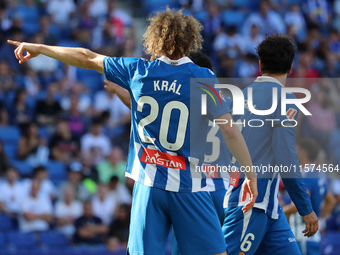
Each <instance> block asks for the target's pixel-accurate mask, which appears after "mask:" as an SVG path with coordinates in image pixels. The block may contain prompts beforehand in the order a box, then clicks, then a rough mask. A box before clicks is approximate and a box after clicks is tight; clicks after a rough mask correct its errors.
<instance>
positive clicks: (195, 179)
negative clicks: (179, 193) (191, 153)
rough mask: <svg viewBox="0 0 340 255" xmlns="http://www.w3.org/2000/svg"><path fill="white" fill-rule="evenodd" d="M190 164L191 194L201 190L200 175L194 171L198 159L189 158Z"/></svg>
mask: <svg viewBox="0 0 340 255" xmlns="http://www.w3.org/2000/svg"><path fill="white" fill-rule="evenodd" d="M188 160H189V164H190V175H191V182H192V192H197V191H201V190H202V173H201V172H197V171H196V166H197V165H198V162H199V160H198V158H193V157H189V158H188Z"/></svg>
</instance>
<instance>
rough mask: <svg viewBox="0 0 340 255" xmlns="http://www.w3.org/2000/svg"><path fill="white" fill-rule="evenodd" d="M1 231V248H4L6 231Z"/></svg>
mask: <svg viewBox="0 0 340 255" xmlns="http://www.w3.org/2000/svg"><path fill="white" fill-rule="evenodd" d="M1 232H2V231H1ZM1 232H0V250H2V249H3V248H4V247H5V246H6V240H5V233H1Z"/></svg>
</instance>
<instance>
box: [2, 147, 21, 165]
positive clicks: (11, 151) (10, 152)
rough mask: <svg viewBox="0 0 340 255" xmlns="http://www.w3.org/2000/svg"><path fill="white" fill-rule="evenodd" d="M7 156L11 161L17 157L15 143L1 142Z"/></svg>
mask: <svg viewBox="0 0 340 255" xmlns="http://www.w3.org/2000/svg"><path fill="white" fill-rule="evenodd" d="M3 146H4V151H5V153H6V156H7V158H8V159H9V160H10V161H11V160H14V159H16V158H17V154H18V145H17V144H16V143H5V144H3Z"/></svg>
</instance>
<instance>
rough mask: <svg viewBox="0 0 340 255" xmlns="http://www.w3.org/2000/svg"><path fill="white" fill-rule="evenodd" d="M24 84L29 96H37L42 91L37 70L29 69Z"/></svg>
mask: <svg viewBox="0 0 340 255" xmlns="http://www.w3.org/2000/svg"><path fill="white" fill-rule="evenodd" d="M23 84H24V86H25V89H26V92H27V93H28V95H29V96H32V97H34V98H36V97H37V96H38V93H39V91H40V87H41V86H40V80H39V78H38V75H37V73H36V72H34V71H33V70H32V69H27V70H26V72H25V75H24V77H23Z"/></svg>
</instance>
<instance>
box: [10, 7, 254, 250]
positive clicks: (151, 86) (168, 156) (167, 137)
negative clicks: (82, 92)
mask: <svg viewBox="0 0 340 255" xmlns="http://www.w3.org/2000/svg"><path fill="white" fill-rule="evenodd" d="M150 21H151V23H150V25H149V27H148V28H147V31H146V33H145V35H144V39H145V42H144V46H145V49H146V52H147V53H150V54H151V55H152V57H151V60H153V61H147V60H143V59H139V58H114V57H112V58H109V57H106V56H103V55H100V54H96V53H94V52H92V51H90V50H86V49H83V48H66V47H55V46H46V45H38V44H31V43H20V42H14V41H9V43H11V44H14V45H16V46H17V49H16V50H15V55H16V57H17V59H18V60H19V63H24V62H26V61H27V60H29V59H31V58H33V57H36V56H38V55H39V54H44V55H46V56H49V57H52V58H55V59H57V60H60V61H62V62H64V63H66V64H69V65H73V66H77V67H80V68H85V69H94V70H96V71H98V72H100V73H103V74H105V75H106V78H107V79H108V80H109V81H112V82H115V83H117V84H118V85H120V86H122V87H124V88H125V89H127V90H128V91H129V93H130V96H131V118H132V123H131V124H132V129H131V139H130V150H129V159H128V167H127V171H128V172H127V176H128V177H130V178H133V179H134V180H135V181H136V182H135V187H134V198H133V202H132V212H131V225H130V236H129V242H128V254H164V251H165V244H166V240H167V237H168V234H169V231H170V227H171V225H172V226H173V228H174V231H175V235H176V237H177V240H178V245H179V248H180V250H181V253H182V254H190V255H195V254H202V255H203V254H207V255H211V254H225V248H226V246H225V243H224V240H223V235H222V232H221V229H220V225H219V221H218V216H217V213H216V211H215V209H214V207H213V203H212V202H211V199H210V194H209V193H208V192H204V191H201V189H202V188H203V186H205V184H206V181H205V179H203V178H201V179H200V178H192V177H191V176H192V174H193V173H192V171H195V169H196V166H200V162H199V160H196V159H194V158H192V155H191V154H192V151H191V149H190V147H191V146H190V145H191V143H190V142H193V143H195V142H198V144H200V145H202V144H204V142H205V141H203V142H201V141H200V139H201V138H204V139H205V136H204V135H206V134H207V133H208V122H209V118H210V119H216V118H219V119H224V120H227V121H231V120H232V118H231V115H230V111H231V110H230V108H229V107H228V106H227V105H226V103H222V102H221V106H220V107H217V106H216V105H215V104H214V102H213V100H208V107H207V109H208V114H207V115H200V114H196V115H195V114H194V117H196V118H197V119H195V120H197V123H200V124H201V125H200V128H199V129H197V130H196V129H195V130H194V131H196V132H197V134H196V132H195V134H196V135H197V136H196V138H197V141H196V140H195V141H190V139H189V138H190V132H189V130H190V125H189V124H190V123H189V118H188V117H189V108H190V101H191V100H192V101H193V102H196V100H199V99H200V98H201V95H202V94H203V92H200V91H202V90H200V89H197V88H196V87H191V86H190V79H191V78H211V79H212V80H214V83H216V82H217V79H216V76H215V75H214V74H213V73H212V72H211V71H210V70H208V69H206V68H201V67H198V66H197V65H195V64H194V63H192V61H191V60H190V59H189V58H187V57H186V56H187V54H188V53H189V51H191V50H193V51H195V50H197V49H199V48H201V43H202V36H201V34H200V31H201V30H202V26H201V24H200V23H199V22H198V21H197V20H195V19H194V18H193V17H192V16H184V15H183V14H182V11H178V12H173V11H171V10H170V9H169V8H167V9H166V11H164V12H162V13H160V12H158V13H157V15H156V16H155V17H152V18H151V19H150ZM25 51H27V55H24V52H25ZM156 57H159V58H158V59H155V58H156ZM154 59H155V60H154ZM160 83H161V87H160ZM170 84H172V85H171V86H170ZM168 86H169V87H168ZM176 92H177V93H176ZM173 110H175V111H173ZM190 113H191V114H192V113H193V111H191V112H190ZM163 115H164V116H163ZM208 117H209V118H208ZM170 123H171V126H172V127H177V128H172V129H170V130H169V126H170ZM188 126H189V128H188ZM220 129H221V132H222V135H223V137H224V140H225V143H226V144H227V146H228V148H229V149H230V151H231V152H232V154H233V155H234V156H235V158H236V159H237V160H238V162H239V163H240V165H242V166H244V167H249V168H252V163H251V159H250V156H249V152H248V149H247V147H246V145H245V142H244V139H243V137H242V135H241V133H240V132H239V130H238V128H237V127H235V126H233V127H231V126H230V125H220ZM191 130H192V129H191ZM203 134H204V135H203ZM195 149H196V150H197V151H195V152H196V153H197V156H202V155H198V154H199V153H201V154H204V146H202V148H200V146H197V147H196V148H195ZM150 158H152V161H150V160H149V159H150ZM158 158H159V159H158ZM160 162H163V165H162V164H161V163H160ZM164 162H167V165H164ZM169 162H170V163H169ZM198 191H201V192H198ZM248 193H249V194H250V200H249V201H248V202H247V203H246V204H245V206H244V208H243V210H244V212H247V211H249V210H250V209H251V208H252V206H253V204H254V201H255V199H256V197H257V179H256V173H254V172H248V173H247V178H246V180H245V181H244V185H243V196H244V197H245V196H246V195H247V194H248ZM207 236H209V237H212V236H213V237H214V238H207Z"/></svg>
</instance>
